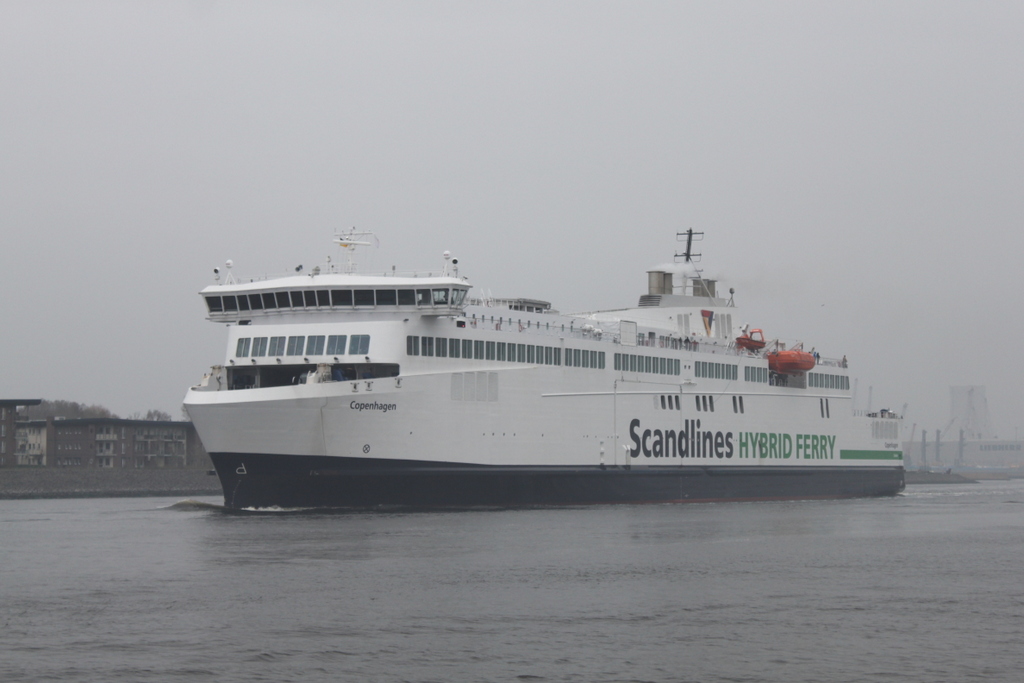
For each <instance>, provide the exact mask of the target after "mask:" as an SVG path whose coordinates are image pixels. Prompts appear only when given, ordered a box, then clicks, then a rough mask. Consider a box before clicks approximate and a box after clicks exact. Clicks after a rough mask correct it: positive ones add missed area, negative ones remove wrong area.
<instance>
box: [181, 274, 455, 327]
mask: <svg viewBox="0 0 1024 683" xmlns="http://www.w3.org/2000/svg"><path fill="white" fill-rule="evenodd" d="M469 289H470V285H469V283H467V282H465V281H464V280H461V279H458V278H454V277H422V278H417V277H392V276H377V277H374V276H355V275H342V274H327V275H310V276H305V277H303V276H297V277H286V278H277V279H273V280H265V281H258V282H249V283H244V284H235V283H232V284H223V285H211V286H209V287H206V288H205V289H203V290H202V291H201V292H200V294H201V295H202V297H203V300H204V301H205V302H206V307H207V311H208V312H209V316H208V320H211V321H214V322H224V323H232V322H238V323H242V324H246V323H247V322H252V321H255V320H259V319H261V318H262V319H267V318H269V317H273V316H280V315H281V314H283V313H293V312H303V313H345V312H353V311H358V312H361V313H373V312H380V313H397V312H405V313H415V314H419V315H435V316H445V315H461V314H462V311H463V310H464V308H465V306H466V303H467V299H466V297H467V294H468V293H469Z"/></svg>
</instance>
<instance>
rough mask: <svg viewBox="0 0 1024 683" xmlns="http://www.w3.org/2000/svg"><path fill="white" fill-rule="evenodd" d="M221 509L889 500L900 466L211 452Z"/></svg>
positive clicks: (897, 482) (898, 480)
mask: <svg viewBox="0 0 1024 683" xmlns="http://www.w3.org/2000/svg"><path fill="white" fill-rule="evenodd" d="M210 455H211V457H212V458H213V462H214V465H215V466H216V468H217V474H218V476H219V477H220V481H221V485H222V486H223V488H224V504H225V505H226V506H228V507H230V508H236V509H241V508H267V507H281V508H376V507H409V508H465V507H530V506H546V505H603V504H615V503H684V502H706V501H726V500H800V499H816V498H819V499H820V498H861V497H871V496H892V495H895V494H897V493H899V492H900V491H902V490H903V486H904V481H903V468H902V467H901V466H900V467H766V466H763V467H714V466H685V467H659V468H646V467H634V468H629V469H626V468H621V467H607V468H600V467H494V466H481V465H471V466H467V465H457V464H451V463H446V464H437V463H428V462H421V461H400V462H386V461H380V460H371V459H362V458H332V457H320V456H295V455H288V456H280V455H252V454H241V453H211V454H210Z"/></svg>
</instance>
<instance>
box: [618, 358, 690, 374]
mask: <svg viewBox="0 0 1024 683" xmlns="http://www.w3.org/2000/svg"><path fill="white" fill-rule="evenodd" d="M615 369H616V370H622V371H623V372H650V373H653V374H656V375H678V374H680V364H679V361H678V360H677V359H675V358H658V357H656V356H639V355H637V354H635V353H617V354H615Z"/></svg>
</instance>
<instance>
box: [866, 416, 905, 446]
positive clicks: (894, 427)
mask: <svg viewBox="0 0 1024 683" xmlns="http://www.w3.org/2000/svg"><path fill="white" fill-rule="evenodd" d="M871 438H873V439H892V440H893V441H896V440H897V439H899V438H900V425H899V423H898V422H893V421H892V420H884V421H883V420H872V421H871Z"/></svg>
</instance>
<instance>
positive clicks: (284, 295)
mask: <svg viewBox="0 0 1024 683" xmlns="http://www.w3.org/2000/svg"><path fill="white" fill-rule="evenodd" d="M274 296H275V297H276V298H277V307H278V308H291V307H292V304H291V299H289V298H288V292H275V294H274Z"/></svg>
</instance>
